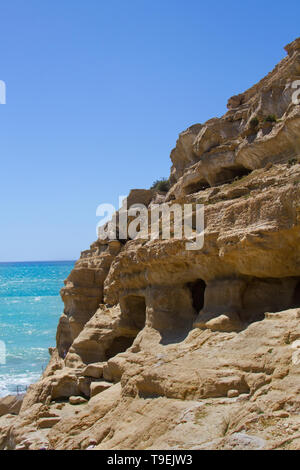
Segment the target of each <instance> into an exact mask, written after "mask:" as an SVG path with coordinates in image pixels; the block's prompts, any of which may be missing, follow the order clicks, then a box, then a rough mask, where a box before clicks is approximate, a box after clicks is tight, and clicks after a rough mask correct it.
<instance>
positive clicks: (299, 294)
mask: <svg viewBox="0 0 300 470" xmlns="http://www.w3.org/2000/svg"><path fill="white" fill-rule="evenodd" d="M293 307H295V308H296V307H300V281H298V282H297V284H296V286H295V290H294V296H293Z"/></svg>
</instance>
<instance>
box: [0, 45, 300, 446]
mask: <svg viewBox="0 0 300 470" xmlns="http://www.w3.org/2000/svg"><path fill="white" fill-rule="evenodd" d="M286 51H287V53H288V55H287V57H286V58H284V59H283V60H282V61H281V62H280V63H279V64H278V65H277V66H276V67H275V69H274V70H273V71H272V72H271V73H270V74H269V75H268V76H267V77H265V78H264V79H263V80H261V81H260V82H259V83H258V84H256V85H254V86H253V87H252V88H251V89H249V90H247V91H246V92H245V93H243V94H241V95H238V96H235V97H232V98H231V99H230V100H229V102H228V108H229V110H228V112H227V113H226V114H225V115H224V116H223V117H222V118H220V119H217V118H214V119H211V120H209V121H208V122H206V123H204V124H196V125H194V126H192V127H190V128H189V129H188V130H186V131H185V132H183V133H182V134H181V135H180V137H179V140H178V142H177V145H176V148H175V149H174V150H173V151H172V153H171V160H172V169H171V177H170V181H171V189H170V191H169V192H168V194H162V193H157V192H155V190H134V191H132V192H131V193H130V195H129V198H128V205H129V206H130V205H131V204H137V203H142V204H144V205H146V206H147V207H148V210H150V209H151V207H152V206H153V204H156V203H161V202H165V203H167V204H172V203H177V204H179V205H181V206H182V205H183V204H187V203H198V204H204V205H205V240H204V246H203V248H202V249H201V250H197V251H188V250H186V240H185V239H183V240H176V239H171V240H161V239H157V240H148V239H147V238H146V237H145V238H144V239H141V238H139V239H133V240H130V239H125V240H122V241H121V242H120V241H117V240H114V241H111V242H108V241H106V240H100V239H99V240H97V241H96V242H95V243H94V244H93V245H92V246H91V248H90V250H87V251H85V252H83V253H82V255H81V258H80V259H79V261H78V262H77V263H76V265H75V268H74V270H73V271H72V272H71V274H70V276H69V277H68V279H67V280H66V283H65V287H64V288H63V289H62V299H63V301H64V304H65V310H64V313H63V315H62V317H61V319H60V321H59V325H58V330H57V345H56V348H54V349H50V353H51V358H50V362H49V365H48V367H47V369H46V370H45V372H44V374H43V377H42V378H41V379H40V381H39V382H37V383H36V384H34V385H32V386H31V387H30V389H29V391H28V393H27V395H26V396H25V398H24V401H23V405H22V408H21V411H20V413H19V415H18V416H13V415H11V414H6V415H5V416H3V417H2V418H0V448H1V449H22V448H29V449H38V448H52V449H87V448H90V447H91V446H93V447H94V448H97V449H151V448H153V449H273V448H274V449H275V448H290V449H299V448H300V418H299V416H300V414H299V411H300V398H299V397H300V394H299V392H300V380H299V378H300V376H299V374H300V249H299V246H300V245H299V237H300V164H299V163H298V161H299V160H298V159H299V156H300V137H299V136H300V105H298V104H297V103H294V102H293V101H292V94H293V93H294V91H295V89H294V88H293V87H292V83H293V82H294V81H295V80H299V79H300V39H297V40H296V41H294V42H293V43H291V44H289V45H288V46H287V47H286Z"/></svg>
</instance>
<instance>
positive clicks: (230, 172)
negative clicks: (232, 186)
mask: <svg viewBox="0 0 300 470" xmlns="http://www.w3.org/2000/svg"><path fill="white" fill-rule="evenodd" d="M251 172H252V170H249V169H248V168H245V167H243V166H239V167H232V168H230V167H229V168H224V169H222V171H221V172H220V173H218V174H217V175H216V182H215V183H216V184H222V183H226V182H231V181H233V180H239V179H241V178H243V177H244V176H248V175H250V173H251Z"/></svg>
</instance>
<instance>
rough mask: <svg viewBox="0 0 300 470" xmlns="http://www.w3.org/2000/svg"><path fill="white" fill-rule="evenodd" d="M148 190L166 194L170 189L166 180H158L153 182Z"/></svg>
mask: <svg viewBox="0 0 300 470" xmlns="http://www.w3.org/2000/svg"><path fill="white" fill-rule="evenodd" d="M150 189H155V190H156V191H162V192H163V193H167V192H168V191H169V189H170V182H169V180H168V179H167V178H160V179H159V180H156V181H154V183H153V184H152V186H151V188H150Z"/></svg>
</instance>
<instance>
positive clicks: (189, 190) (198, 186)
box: [184, 180, 210, 196]
mask: <svg viewBox="0 0 300 470" xmlns="http://www.w3.org/2000/svg"><path fill="white" fill-rule="evenodd" d="M207 188H210V184H209V183H208V182H207V181H204V180H201V181H198V182H197V183H192V184H189V185H188V186H186V187H185V189H184V190H185V194H186V196H188V195H189V194H194V193H198V192H199V191H203V190H204V189H207Z"/></svg>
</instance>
